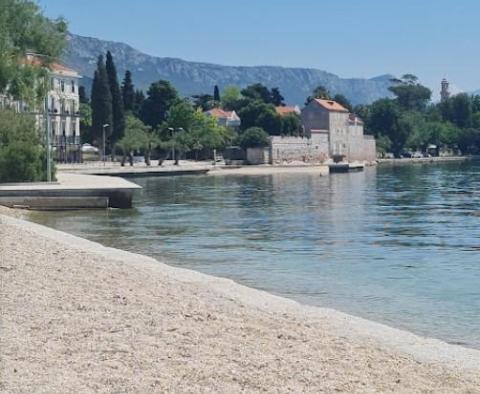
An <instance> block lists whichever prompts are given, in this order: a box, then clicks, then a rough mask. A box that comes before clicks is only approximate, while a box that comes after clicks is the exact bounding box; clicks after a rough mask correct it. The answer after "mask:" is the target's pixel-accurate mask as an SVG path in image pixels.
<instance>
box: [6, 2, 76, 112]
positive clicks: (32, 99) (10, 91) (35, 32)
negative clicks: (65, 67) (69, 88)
mask: <svg viewBox="0 0 480 394" xmlns="http://www.w3.org/2000/svg"><path fill="white" fill-rule="evenodd" d="M66 32H67V24H66V23H65V21H64V20H63V19H57V20H55V21H51V20H49V19H48V18H46V17H45V16H43V15H42V12H41V9H40V8H39V6H38V5H37V4H36V2H33V1H27V0H1V1H0V94H5V95H7V96H11V97H13V98H14V99H22V100H23V101H25V102H27V103H28V104H34V103H38V101H39V100H41V99H43V98H44V96H45V94H46V91H47V90H48V86H47V84H46V83H39V81H41V82H46V80H47V78H46V77H47V72H46V67H47V66H48V65H49V64H50V63H52V62H53V61H55V60H56V59H58V58H59V57H60V55H61V53H62V51H63V49H64V47H65V45H66ZM27 52H33V53H38V54H41V57H38V58H37V59H36V60H37V61H36V62H25V56H26V54H27ZM20 62H22V63H23V64H22V66H21V67H19V65H20V64H19V63H20ZM42 66H43V67H42Z"/></svg>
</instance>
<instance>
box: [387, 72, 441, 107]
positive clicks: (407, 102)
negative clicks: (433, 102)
mask: <svg viewBox="0 0 480 394" xmlns="http://www.w3.org/2000/svg"><path fill="white" fill-rule="evenodd" d="M391 81H392V83H393V86H390V87H389V88H388V89H389V90H390V91H391V92H392V93H393V94H394V95H395V96H396V101H397V102H398V104H399V105H400V107H402V108H403V109H405V110H412V111H422V110H424V109H425V107H426V105H427V103H428V102H429V101H430V98H431V96H432V91H431V90H430V89H428V88H427V87H425V86H423V85H421V84H420V83H418V78H417V77H416V76H415V75H412V74H405V75H403V76H402V78H400V79H392V80H391Z"/></svg>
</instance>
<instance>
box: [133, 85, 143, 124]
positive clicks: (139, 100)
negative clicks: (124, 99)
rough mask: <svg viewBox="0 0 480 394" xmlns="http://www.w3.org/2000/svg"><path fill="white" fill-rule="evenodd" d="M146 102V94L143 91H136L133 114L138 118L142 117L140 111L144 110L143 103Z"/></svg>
mask: <svg viewBox="0 0 480 394" xmlns="http://www.w3.org/2000/svg"><path fill="white" fill-rule="evenodd" d="M144 101H145V94H144V93H143V91H142V90H136V91H135V97H134V100H133V114H134V115H135V116H136V117H137V118H138V117H140V110H141V109H142V106H143V102H144Z"/></svg>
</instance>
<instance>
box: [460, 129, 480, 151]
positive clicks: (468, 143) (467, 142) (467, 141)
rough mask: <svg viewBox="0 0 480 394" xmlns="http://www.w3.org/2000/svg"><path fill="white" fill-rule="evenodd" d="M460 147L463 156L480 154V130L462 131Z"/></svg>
mask: <svg viewBox="0 0 480 394" xmlns="http://www.w3.org/2000/svg"><path fill="white" fill-rule="evenodd" d="M458 147H459V148H460V151H461V152H462V153H463V154H478V153H479V152H480V149H479V148H480V130H477V129H472V128H466V129H461V130H460V131H459V135H458Z"/></svg>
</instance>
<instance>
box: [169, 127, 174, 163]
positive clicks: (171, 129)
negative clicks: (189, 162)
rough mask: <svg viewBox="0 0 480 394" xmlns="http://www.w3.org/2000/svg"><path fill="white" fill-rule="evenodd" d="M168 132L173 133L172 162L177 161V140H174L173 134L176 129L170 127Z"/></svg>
mask: <svg viewBox="0 0 480 394" xmlns="http://www.w3.org/2000/svg"><path fill="white" fill-rule="evenodd" d="M168 131H170V132H171V133H172V160H173V161H175V140H174V139H173V133H174V132H175V129H174V128H173V127H169V128H168Z"/></svg>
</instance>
